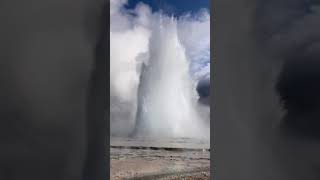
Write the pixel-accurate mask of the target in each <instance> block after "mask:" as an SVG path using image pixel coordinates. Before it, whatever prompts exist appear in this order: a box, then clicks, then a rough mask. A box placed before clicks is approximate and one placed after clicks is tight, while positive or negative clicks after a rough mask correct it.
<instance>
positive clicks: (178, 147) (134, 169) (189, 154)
mask: <svg viewBox="0 0 320 180" xmlns="http://www.w3.org/2000/svg"><path fill="white" fill-rule="evenodd" d="M110 142H111V143H110V145H111V149H110V159H111V179H181V178H183V177H184V179H190V178H191V179H209V169H210V149H209V147H210V144H209V140H197V139H190V138H179V139H172V138H161V139H155V138H148V139H147V138H135V139H130V138H119V137H111V139H110Z"/></svg>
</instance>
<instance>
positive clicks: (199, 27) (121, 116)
mask: <svg viewBox="0 0 320 180" xmlns="http://www.w3.org/2000/svg"><path fill="white" fill-rule="evenodd" d="M126 3H127V0H111V2H110V51H111V53H110V113H111V114H110V119H111V122H110V125H111V134H112V135H128V134H129V133H131V132H132V131H133V129H134V128H135V125H136V112H137V95H138V86H139V83H140V82H139V79H140V74H141V67H142V66H141V65H142V63H143V62H146V61H148V54H149V52H150V49H149V48H150V47H149V46H150V39H151V38H152V30H153V29H155V27H158V26H159V24H157V22H159V17H161V16H162V17H169V16H168V15H166V14H164V13H161V12H152V11H151V8H150V7H149V6H147V5H145V4H142V3H138V4H137V6H136V7H135V8H134V9H126V8H125V7H124V6H125V4H126ZM175 21H177V22H176V24H177V35H178V38H179V42H180V43H181V45H182V46H183V48H184V50H185V51H184V52H185V57H186V59H187V61H188V63H189V64H190V66H189V68H190V73H191V75H192V77H193V81H192V82H191V83H193V84H195V83H196V82H197V81H198V80H199V79H203V78H209V74H210V69H209V67H210V65H209V57H210V15H209V13H208V12H207V11H206V10H200V11H199V12H198V13H197V14H195V15H191V14H185V15H183V16H180V17H179V18H178V19H175ZM194 91H195V88H194ZM168 103H169V102H168ZM207 109H209V108H208V107H207ZM201 110H202V111H203V109H201ZM208 112H209V110H206V111H204V112H202V113H208ZM206 117H207V118H208V117H209V116H206Z"/></svg>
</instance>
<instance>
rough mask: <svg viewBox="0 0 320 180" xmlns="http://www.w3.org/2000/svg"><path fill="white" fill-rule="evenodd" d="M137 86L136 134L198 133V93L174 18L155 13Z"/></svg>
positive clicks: (179, 134)
mask: <svg viewBox="0 0 320 180" xmlns="http://www.w3.org/2000/svg"><path fill="white" fill-rule="evenodd" d="M151 32H152V35H151V38H150V41H149V54H148V58H147V59H148V60H147V61H145V62H144V64H143V68H142V72H141V77H140V85H139V90H138V110H137V126H136V129H135V133H136V134H143V135H146V134H147V135H154V136H171V137H172V136H173V137H193V136H197V137H199V133H200V131H199V130H200V127H199V125H200V124H201V123H200V122H199V116H198V114H197V111H196V108H195V103H196V101H197V94H196V91H195V89H194V84H193V81H192V79H191V77H190V72H189V63H188V61H187V57H186V53H185V49H184V48H183V46H182V44H181V42H180V41H179V39H178V32H177V21H176V19H174V18H173V17H171V18H170V17H167V16H160V15H158V16H156V18H155V21H154V25H153V26H152V31H151Z"/></svg>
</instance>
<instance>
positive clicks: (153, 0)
mask: <svg viewBox="0 0 320 180" xmlns="http://www.w3.org/2000/svg"><path fill="white" fill-rule="evenodd" d="M138 2H143V3H145V4H148V5H149V6H150V7H151V8H152V10H153V11H158V10H159V9H161V10H162V11H164V13H167V14H170V15H172V14H173V15H175V16H180V15H181V14H184V13H186V12H191V13H194V12H197V11H198V10H199V9H202V8H207V9H210V0H129V2H128V5H127V8H129V9H131V8H133V7H135V5H136V4H137V3H138Z"/></svg>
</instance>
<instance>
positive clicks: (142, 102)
mask: <svg viewBox="0 0 320 180" xmlns="http://www.w3.org/2000/svg"><path fill="white" fill-rule="evenodd" d="M124 3H125V1H117V0H111V9H112V10H111V27H110V29H111V32H110V40H111V42H110V44H111V58H110V61H111V62H110V65H111V67H110V68H111V69H110V89H111V92H110V93H111V94H110V97H111V102H110V105H111V123H110V124H111V133H112V134H114V135H117V134H118V135H119V134H127V135H128V134H132V132H134V135H141V136H170V137H200V138H202V137H208V136H209V125H208V124H206V126H205V125H204V123H203V122H204V120H203V117H204V116H203V115H199V112H200V111H199V107H198V104H197V100H198V94H197V92H196V90H195V85H196V79H195V78H192V77H191V70H190V66H191V65H190V63H191V61H192V60H194V59H201V58H203V57H207V56H208V50H209V29H206V30H201V29H199V33H198V32H197V31H195V29H196V28H194V27H196V26H197V25H199V26H201V27H207V28H209V26H207V25H209V18H208V14H207V13H206V12H204V13H203V12H202V13H201V14H200V15H199V16H201V17H204V18H198V19H196V18H195V19H193V18H187V16H186V17H185V18H181V20H179V19H177V18H174V17H169V16H167V15H165V14H162V13H152V12H151V10H150V9H149V7H148V6H146V5H144V4H138V6H137V7H136V8H135V9H134V10H128V9H125V8H123V5H124ZM187 29H189V30H190V31H189V33H187ZM207 32H208V33H207ZM192 37H194V38H197V39H199V41H201V42H204V43H199V42H198V43H194V44H193V42H197V41H196V40H194V39H192ZM204 40H205V41H204ZM191 42H192V43H191ZM191 55H192V57H191ZM206 117H207V116H206Z"/></svg>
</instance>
